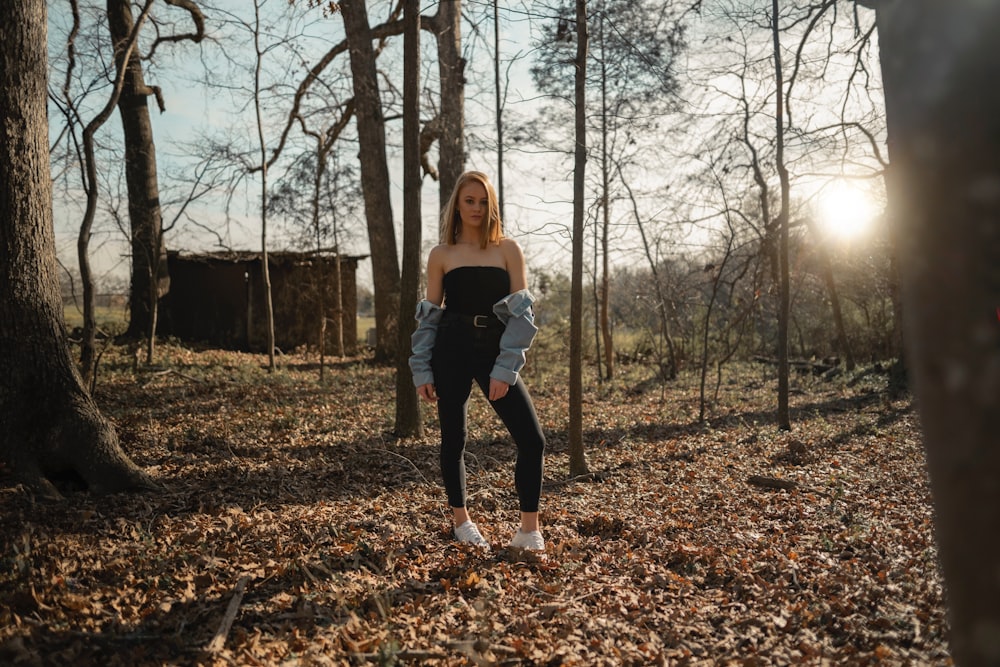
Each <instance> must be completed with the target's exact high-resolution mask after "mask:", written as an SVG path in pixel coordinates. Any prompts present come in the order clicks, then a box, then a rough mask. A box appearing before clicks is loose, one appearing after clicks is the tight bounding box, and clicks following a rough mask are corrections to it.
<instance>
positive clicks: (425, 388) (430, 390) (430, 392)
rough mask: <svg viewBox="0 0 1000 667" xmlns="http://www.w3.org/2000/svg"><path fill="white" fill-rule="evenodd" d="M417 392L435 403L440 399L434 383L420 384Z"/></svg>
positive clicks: (426, 399) (429, 401)
mask: <svg viewBox="0 0 1000 667" xmlns="http://www.w3.org/2000/svg"><path fill="white" fill-rule="evenodd" d="M417 394H419V395H420V398H422V399H424V400H425V401H427V402H428V403H435V402H437V400H438V397H437V392H435V391H434V385H432V384H422V385H420V386H419V387H417Z"/></svg>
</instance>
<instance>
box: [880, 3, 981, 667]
mask: <svg viewBox="0 0 1000 667" xmlns="http://www.w3.org/2000/svg"><path fill="white" fill-rule="evenodd" d="M866 4H867V3H866ZM875 4H876V6H877V10H878V13H877V26H878V33H879V45H880V49H881V61H882V73H883V81H884V90H885V101H886V115H887V121H888V122H887V126H888V136H889V157H890V160H891V163H892V166H891V168H890V170H889V173H888V183H889V190H888V194H889V211H890V215H891V217H892V222H891V224H893V225H894V226H896V229H897V231H898V232H899V236H898V237H899V239H900V248H899V250H900V272H901V276H902V285H903V296H904V299H903V302H904V305H905V313H904V315H905V318H906V319H905V327H906V342H907V352H908V357H907V359H908V361H909V369H910V371H911V373H912V379H913V384H914V389H915V396H916V404H917V406H919V410H920V417H921V422H922V425H923V434H924V444H925V447H926V450H927V462H928V470H929V473H930V481H931V489H932V493H933V496H934V505H935V525H936V530H937V539H938V545H939V550H940V557H941V566H942V571H943V573H944V579H945V584H946V588H947V597H948V605H949V609H950V614H951V619H950V623H951V632H952V637H951V649H952V655H953V657H954V659H955V662H956V664H959V665H996V664H1000V606H998V605H997V599H998V598H1000V577H998V576H997V572H1000V483H998V480H1000V447H998V444H997V443H998V441H997V434H998V433H1000V409H998V406H1000V321H998V319H1000V312H998V307H1000V152H998V151H997V145H998V144H1000V87H998V86H997V85H996V84H997V81H998V80H1000V51H998V50H997V48H996V35H998V34H1000V4H998V3H995V2H982V1H981V0H952V1H951V2H947V3H944V2H939V1H938V0H910V1H909V2H899V1H884V2H878V3H875Z"/></svg>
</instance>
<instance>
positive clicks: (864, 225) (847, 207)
mask: <svg viewBox="0 0 1000 667" xmlns="http://www.w3.org/2000/svg"><path fill="white" fill-rule="evenodd" d="M878 213H879V208H878V206H877V205H876V203H875V202H874V201H873V200H872V198H871V196H870V195H869V194H868V193H867V192H866V191H865V190H863V189H862V188H860V187H859V186H858V185H856V184H854V183H851V182H849V181H843V180H837V181H834V182H833V183H831V184H830V185H829V186H827V187H826V188H824V189H823V191H822V192H821V193H820V195H819V201H818V214H819V220H820V223H821V224H822V225H823V227H824V228H825V229H826V230H827V232H829V233H830V234H832V235H834V236H838V237H840V238H841V239H845V240H848V239H853V238H857V237H859V236H861V235H863V234H864V233H865V232H866V231H867V230H868V229H869V227H870V226H871V223H872V220H874V219H875V216H877V215H878Z"/></svg>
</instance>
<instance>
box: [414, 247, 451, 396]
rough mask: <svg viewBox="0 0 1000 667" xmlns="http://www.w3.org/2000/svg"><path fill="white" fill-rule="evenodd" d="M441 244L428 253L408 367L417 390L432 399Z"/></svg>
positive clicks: (441, 283) (439, 313)
mask: <svg viewBox="0 0 1000 667" xmlns="http://www.w3.org/2000/svg"><path fill="white" fill-rule="evenodd" d="M442 255H443V252H442V249H441V247H440V246H436V247H435V248H434V249H433V250H431V252H430V254H429V255H428V256H427V298H426V299H424V300H423V301H421V302H420V303H418V304H417V315H416V317H417V329H416V331H414V332H413V336H412V337H411V349H412V354H411V356H410V370H411V371H412V373H413V384H414V385H416V388H417V393H418V394H419V395H420V398H422V399H424V400H425V401H430V402H434V401H436V400H437V394H436V392H435V391H434V374H433V373H432V372H431V353H432V352H433V349H434V340H435V339H436V338H437V326H438V323H439V322H440V321H441V316H442V314H443V312H444V311H443V310H442V309H441V304H442V302H443V301H444V260H443V257H442Z"/></svg>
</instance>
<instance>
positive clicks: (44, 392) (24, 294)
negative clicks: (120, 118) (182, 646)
mask: <svg viewBox="0 0 1000 667" xmlns="http://www.w3.org/2000/svg"><path fill="white" fill-rule="evenodd" d="M45 14H46V11H45V2H44V1H43V0H7V1H6V2H3V3H0V123H2V124H3V129H2V136H4V137H5V139H4V141H0V349H2V350H3V354H2V355H0V377H3V378H4V380H3V382H2V383H0V458H3V459H4V460H5V461H6V462H7V463H9V464H10V465H11V467H12V468H13V470H14V474H15V476H16V477H17V478H18V479H20V480H21V481H22V482H24V483H25V484H26V485H28V486H29V487H31V488H33V489H35V490H37V491H38V492H39V493H41V494H42V495H44V496H46V497H58V495H59V493H58V491H57V490H56V488H55V487H54V486H53V484H52V483H51V481H49V479H48V477H50V476H60V475H64V474H67V473H72V474H75V475H76V476H78V477H80V478H82V479H83V481H84V482H85V483H86V484H87V486H88V487H89V488H90V490H92V491H94V492H113V491H119V490H123V489H129V488H139V487H142V488H151V487H152V486H153V483H152V481H151V480H150V479H149V478H148V477H147V476H146V475H145V474H144V473H143V472H142V471H141V470H139V468H137V467H136V466H135V464H133V463H132V462H131V461H130V460H129V459H128V457H126V456H125V454H124V453H123V452H122V450H121V448H120V447H119V446H118V438H117V435H116V434H115V431H114V429H113V428H112V426H111V424H110V423H109V422H108V421H107V420H106V419H105V418H104V417H103V416H102V415H101V413H100V411H99V410H98V408H97V405H96V404H95V403H94V401H93V399H92V398H91V397H90V395H89V394H88V393H87V391H86V390H85V389H84V387H83V384H82V382H81V380H80V376H79V374H78V373H77V372H76V369H75V367H74V365H73V361H72V359H71V357H70V354H69V349H68V347H67V344H66V334H65V323H64V321H63V314H62V299H61V298H60V295H59V281H58V277H57V264H56V252H55V235H54V232H53V226H52V185H51V179H50V176H49V147H48V125H47V116H46V102H47V99H46V74H47V55H46V44H47V41H46V15H45Z"/></svg>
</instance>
